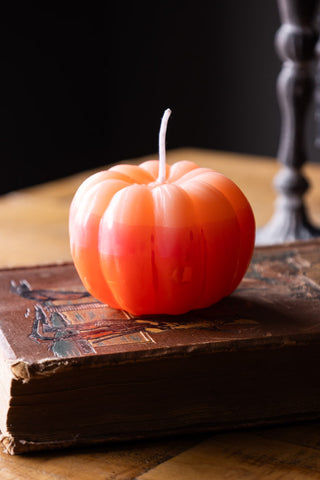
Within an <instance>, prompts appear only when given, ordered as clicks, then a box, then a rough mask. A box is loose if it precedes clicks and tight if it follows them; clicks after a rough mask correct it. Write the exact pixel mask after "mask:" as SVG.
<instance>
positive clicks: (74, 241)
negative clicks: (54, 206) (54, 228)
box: [69, 109, 255, 315]
mask: <svg viewBox="0 0 320 480" xmlns="http://www.w3.org/2000/svg"><path fill="white" fill-rule="evenodd" d="M169 115H170V110H169V109H168V110H166V111H165V114H164V116H163V119H162V122H161V128H160V135H159V161H157V160H151V161H146V162H143V163H141V164H140V165H138V166H137V165H124V164H119V165H116V166H113V167H111V168H109V169H108V170H105V171H101V172H99V173H96V174H94V175H92V176H90V177H89V178H87V179H86V180H85V181H84V182H83V184H82V185H81V186H80V187H79V189H78V191H77V192H76V194H75V196H74V199H73V201H72V204H71V208H70V219H69V231H70V244H71V253H72V257H73V260H74V264H75V266H76V269H77V271H78V273H79V276H80V278H81V280H82V282H83V284H84V286H85V287H86V288H87V290H88V291H89V292H90V293H91V294H92V295H93V296H94V297H96V298H97V299H99V300H101V301H102V302H104V303H106V304H108V305H109V306H111V307H114V308H118V309H123V310H126V311H128V312H130V313H132V314H134V315H143V314H182V313H185V312H188V311H190V310H193V309H198V308H204V307H208V306H210V305H212V304H213V303H215V302H217V301H219V300H220V299H221V298H223V297H225V296H227V295H229V294H230V293H231V292H232V291H233V290H234V289H235V288H236V287H237V286H238V284H239V283H240V281H241V279H242V278H243V276H244V274H245V272H246V269H247V267H248V264H249V262H250V259H251V256H252V252H253V247H254V236H255V223H254V217H253V213H252V210H251V207H250V205H249V203H248V201H247V199H246V197H245V196H244V194H243V193H242V192H241V190H240V189H239V188H238V187H237V186H236V185H235V184H234V183H233V182H232V181H231V180H229V179H228V178H226V177H225V176H224V175H222V174H220V173H218V172H216V171H214V170H212V169H209V168H201V167H198V166H197V165H196V163H193V162H190V161H180V162H177V163H175V164H173V165H172V166H169V165H166V161H165V133H166V128H167V121H168V118H169Z"/></svg>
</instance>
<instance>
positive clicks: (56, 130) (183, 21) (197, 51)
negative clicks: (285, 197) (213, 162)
mask: <svg viewBox="0 0 320 480" xmlns="http://www.w3.org/2000/svg"><path fill="white" fill-rule="evenodd" d="M27 3H28V4H27ZM37 3H38V5H37V6H33V4H32V2H31V3H30V2H25V4H23V5H19V7H18V6H17V5H14V6H9V7H6V8H4V7H1V8H0V10H1V11H0V40H1V98H0V158H1V167H2V168H1V172H2V174H1V175H0V193H4V192H6V191H10V190H13V189H17V188H21V187H24V186H28V185H33V184H36V183H39V182H43V181H47V180H50V179H54V178H58V177H61V176H64V175H67V174H71V173H74V172H77V171H80V170H83V169H87V168H94V167H98V166H100V165H105V164H108V163H112V162H116V161H119V160H123V159H126V158H130V157H136V156H140V155H144V154H149V153H153V152H156V151H157V142H158V130H159V126H160V120H161V116H162V113H163V111H164V109H165V108H167V107H170V108H171V109H172V110H173V114H172V117H171V119H170V123H169V128H168V135H167V147H168V148H169V149H172V148H177V147H188V146H192V147H201V148H210V149H216V150H229V151H236V152H245V153H252V154H259V155H267V156H275V155H276V151H277V144H278V137H279V124H280V119H279V111H278V104H277V99H276V92H275V82H276V77H277V74H278V72H279V69H280V61H279V59H278V57H277V55H276V53H275V51H274V35H275V32H276V30H277V29H278V27H279V25H280V21H279V16H278V10H277V6H276V1H275V0H274V1H270V0H268V1H257V0H242V1H241V2H240V1H239V0H229V1H227V2H226V1H212V0H206V1H203V0H200V1H198V2H194V1H188V0H184V1H177V0H162V1H161V2H155V3H153V2H142V3H141V4H139V2H123V1H119V2H112V5H110V6H109V7H102V6H99V7H98V3H95V2H91V3H89V2H86V4H84V5H81V4H74V5H73V6H71V5H69V6H68V5H67V6H66V4H68V2H65V3H64V5H63V7H62V6H59V2H56V3H51V2H42V3H40V2H37ZM70 3H71V2H70ZM109 3H110V2H109ZM75 5H76V6H75ZM99 5H100V4H99ZM318 155H319V154H318V152H315V151H314V149H313V147H312V146H311V158H312V159H317V156H318Z"/></svg>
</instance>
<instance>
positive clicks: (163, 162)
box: [158, 108, 171, 183]
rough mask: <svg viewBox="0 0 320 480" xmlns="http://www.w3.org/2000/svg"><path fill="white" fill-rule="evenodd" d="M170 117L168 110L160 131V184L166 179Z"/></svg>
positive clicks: (164, 115) (168, 109)
mask: <svg viewBox="0 0 320 480" xmlns="http://www.w3.org/2000/svg"><path fill="white" fill-rule="evenodd" d="M170 115H171V110H170V108H167V109H166V110H165V112H164V114H163V117H162V120H161V125H160V131H159V175H158V182H159V183H163V182H164V181H165V179H166V133H167V125H168V120H169V117H170Z"/></svg>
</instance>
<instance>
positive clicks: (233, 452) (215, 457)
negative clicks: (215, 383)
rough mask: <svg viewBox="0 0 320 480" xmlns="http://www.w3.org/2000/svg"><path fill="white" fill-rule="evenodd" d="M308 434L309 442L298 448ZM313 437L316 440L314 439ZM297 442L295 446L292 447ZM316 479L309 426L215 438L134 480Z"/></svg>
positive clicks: (317, 463)
mask: <svg viewBox="0 0 320 480" xmlns="http://www.w3.org/2000/svg"><path fill="white" fill-rule="evenodd" d="M310 430H311V432H312V433H313V437H312V438H313V441H309V442H308V441H307V443H306V444H304V445H303V444H302V443H303V441H302V439H307V438H308V434H310ZM315 437H317V439H315ZM295 442H297V443H295ZM169 478H172V479H173V478H174V479H175V480H194V479H195V478H196V479H197V480H198V479H199V480H200V479H201V480H280V479H281V480H311V479H320V447H319V435H314V429H313V428H311V429H310V427H309V426H305V425H302V426H301V425H300V426H298V427H296V426H295V427H289V428H286V427H282V428H279V429H275V430H274V429H270V430H261V431H253V432H236V433H228V434H222V435H215V436H212V437H211V438H209V439H208V440H205V441H204V442H201V443H199V444H198V445H197V446H195V447H193V448H191V449H189V450H186V451H185V452H183V453H181V454H179V455H177V456H175V457H173V458H172V459H170V460H168V461H166V462H163V463H162V464H161V465H158V466H157V467H155V468H153V469H151V470H150V471H148V472H147V473H145V474H142V475H141V476H139V477H138V480H164V479H169Z"/></svg>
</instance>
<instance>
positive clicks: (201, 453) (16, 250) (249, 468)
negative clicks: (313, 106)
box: [0, 149, 320, 480]
mask: <svg viewBox="0 0 320 480" xmlns="http://www.w3.org/2000/svg"><path fill="white" fill-rule="evenodd" d="M149 158H153V157H152V156H151V157H149ZM144 159H145V158H143V159H136V160H135V161H142V160H144ZM181 159H189V160H194V161H196V162H197V163H198V164H199V165H202V166H210V167H211V168H214V169H216V170H218V171H221V172H222V173H225V174H226V175H227V176H229V177H230V178H231V179H233V180H234V181H235V182H236V183H237V184H238V185H239V186H240V187H241V188H242V190H243V191H244V192H245V194H246V195H247V197H248V199H249V201H250V202H251V204H252V207H253V210H254V213H255V217H256V222H257V225H258V226H262V225H263V224H264V223H266V222H267V220H268V219H269V218H270V216H271V215H272V212H273V202H274V199H275V194H274V191H273V187H272V180H273V177H274V175H275V174H276V172H277V171H278V169H279V167H278V165H277V163H276V162H275V161H274V160H272V159H269V158H260V157H249V156H245V155H238V154H229V153H220V152H211V151H205V150H198V149H181V150H176V151H171V152H169V153H168V160H169V162H170V163H171V162H175V161H178V160H181ZM89 173H91V172H84V173H83V174H77V175H74V176H72V177H69V178H65V179H62V180H59V181H55V182H52V183H49V184H45V185H40V186H35V187H33V188H30V189H26V190H23V191H19V192H13V193H10V194H7V195H5V196H3V197H1V198H0V266H1V267H4V266H18V265H30V264H34V263H42V264H45V263H51V262H62V261H66V260H70V253H69V244H68V225H67V224H68V210H69V205H70V201H71V199H72V196H73V194H74V193H75V190H76V188H77V187H78V186H79V185H80V183H81V182H82V181H83V180H84V178H86V176H88V174H89ZM306 174H307V176H308V177H309V179H310V180H311V183H312V184H313V188H311V190H310V194H309V195H308V204H309V205H310V209H311V216H312V218H313V219H314V220H315V221H316V222H317V223H318V224H320V165H308V166H307V168H306ZM315 375H318V372H317V371H315ZM319 459H320V423H315V422H314V423H308V424H299V425H290V426H283V427H277V428H268V429H255V430H251V431H250V430H248V431H237V432H226V433H220V434H215V435H193V436H187V437H184V438H180V437H178V438H169V439H160V440H156V441H148V442H144V441H142V442H136V443H127V444H120V445H105V446H100V447H95V448H90V449H79V450H64V451H57V452H53V453H42V454H37V455H35V454H34V455H29V456H14V457H12V456H9V455H7V454H3V453H0V478H1V479H3V480H13V479H14V480H73V479H77V480H87V479H88V480H89V479H90V480H91V479H93V478H94V479H95V480H107V479H108V480H129V479H139V480H168V479H169V480H170V479H173V480H180V479H183V480H189V479H190V480H191V479H192V480H194V479H196V480H207V479H210V480H218V479H219V480H221V479H222V480H223V479H229V480H233V479H237V480H241V479H244V480H249V479H257V480H259V479H267V480H268V479H270V480H280V479H281V480H304V479H320V460H319Z"/></svg>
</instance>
